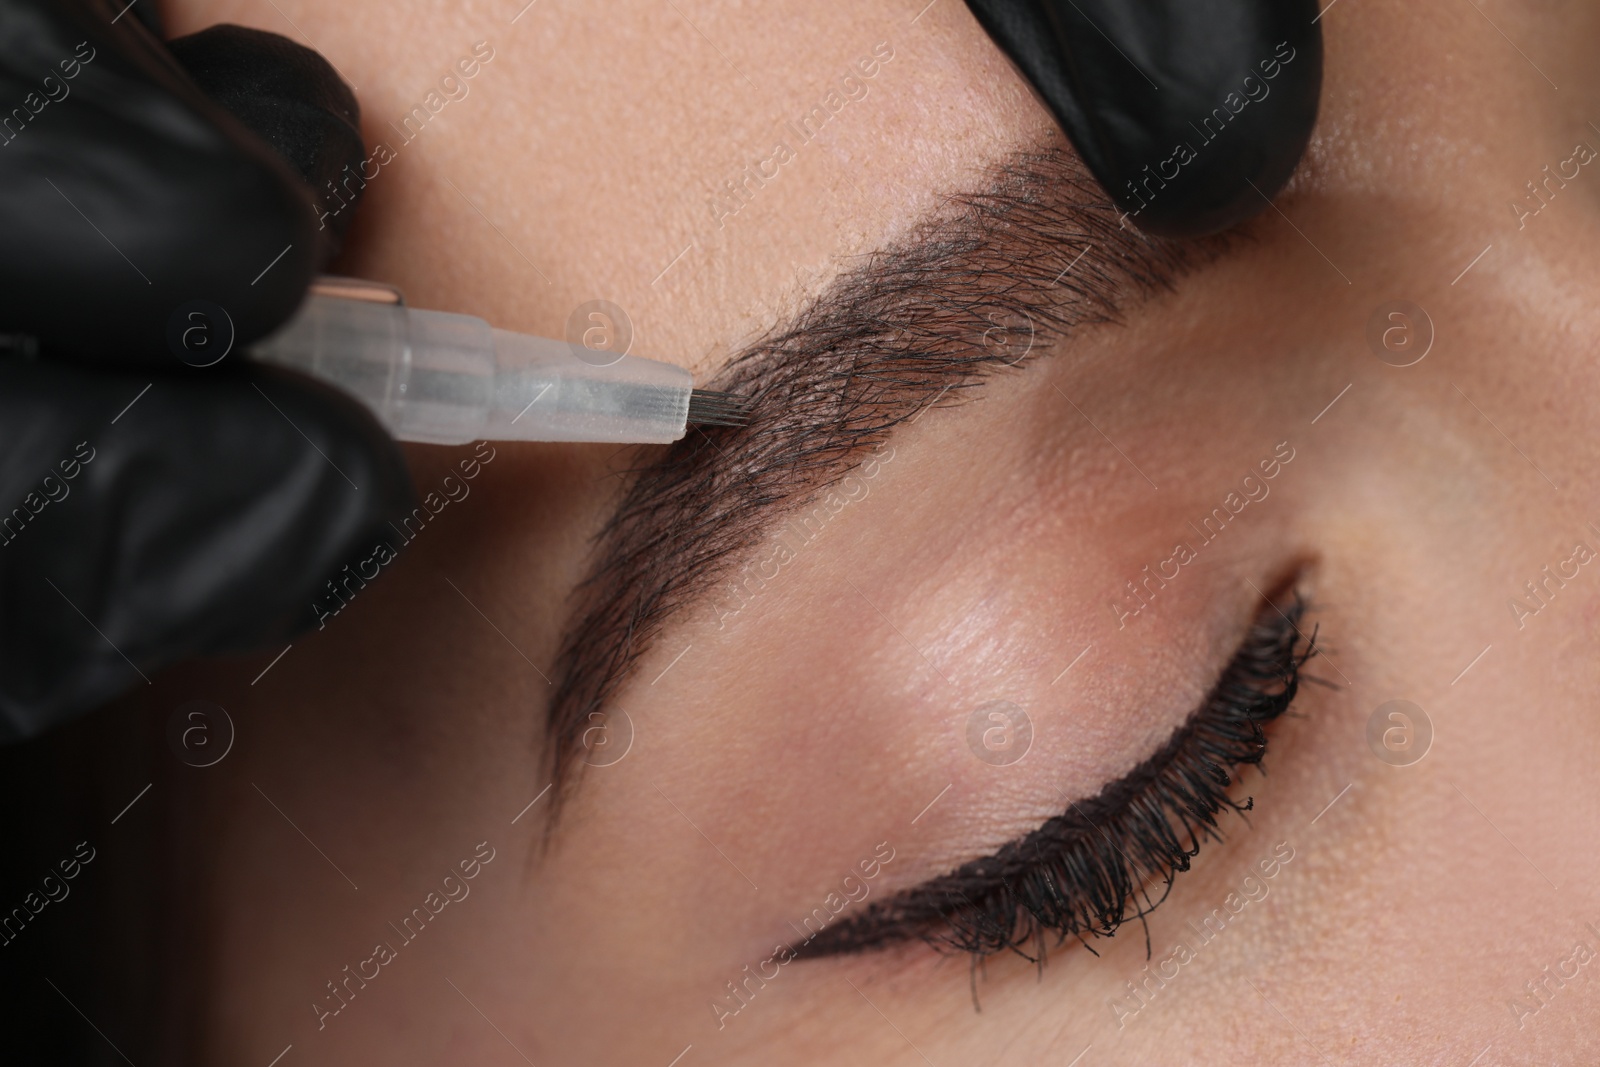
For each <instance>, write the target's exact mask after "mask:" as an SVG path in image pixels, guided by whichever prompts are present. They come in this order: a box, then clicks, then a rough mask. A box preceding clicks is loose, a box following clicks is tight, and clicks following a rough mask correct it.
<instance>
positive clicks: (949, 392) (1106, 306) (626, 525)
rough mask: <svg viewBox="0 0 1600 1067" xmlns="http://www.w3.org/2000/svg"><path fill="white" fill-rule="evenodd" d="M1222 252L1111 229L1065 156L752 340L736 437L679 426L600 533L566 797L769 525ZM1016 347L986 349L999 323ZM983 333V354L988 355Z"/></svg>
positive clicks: (1023, 162) (899, 246) (1100, 201)
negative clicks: (700, 605) (918, 424)
mask: <svg viewBox="0 0 1600 1067" xmlns="http://www.w3.org/2000/svg"><path fill="white" fill-rule="evenodd" d="M1218 246H1219V244H1218V242H1216V241H1210V242H1207V243H1204V244H1196V243H1187V242H1185V243H1179V242H1170V241H1162V240H1158V239H1154V238H1149V237H1146V236H1144V235H1142V234H1140V233H1139V232H1138V231H1136V230H1134V229H1133V228H1132V227H1131V226H1130V227H1124V226H1122V225H1121V224H1120V223H1119V213H1118V212H1117V210H1116V209H1115V208H1114V207H1113V206H1112V204H1111V201H1110V200H1109V199H1107V198H1106V196H1105V194H1104V193H1102V192H1101V191H1100V189H1099V187H1098V186H1096V185H1095V183H1094V181H1093V180H1092V179H1091V178H1090V177H1089V176H1088V174H1087V172H1086V171H1085V170H1084V169H1083V166H1082V164H1081V163H1080V162H1079V161H1078V160H1077V158H1076V156H1074V155H1072V154H1071V153H1070V152H1069V151H1068V150H1067V149H1065V148H1064V147H1051V148H1046V149H1041V150H1036V151H1031V152H1026V153H1020V154H1018V155H1017V156H1016V157H1014V158H1012V159H1010V160H1008V161H1007V162H1005V163H1003V164H1001V165H999V166H998V167H996V168H995V171H994V173H993V175H992V180H991V181H990V182H989V183H988V185H987V187H986V188H984V189H983V190H981V191H979V192H975V193H966V194H960V195H956V196H953V197H950V198H949V199H948V200H947V201H946V203H945V204H944V205H943V206H942V207H941V208H940V209H938V210H936V211H934V212H933V213H932V217H930V218H928V219H925V220H923V221H922V222H921V223H920V224H919V225H917V226H915V227H914V228H913V229H912V231H911V232H910V233H909V234H908V235H907V236H905V237H904V238H902V239H900V240H898V241H896V242H895V243H894V244H893V245H892V246H891V247H889V248H886V249H884V250H881V251H878V252H875V253H873V254H871V255H869V256H867V257H865V259H864V261H863V262H862V263H860V264H858V265H857V266H855V267H853V268H852V269H850V270H848V271H846V272H845V273H844V274H842V275H841V276H840V277H839V278H837V279H836V280H835V281H834V282H832V283H831V284H830V285H829V286H828V287H827V289H826V290H825V291H824V292H823V293H822V294H821V295H820V296H819V297H817V298H816V299H815V300H814V301H813V302H812V303H811V305H810V306H809V307H807V308H806V309H805V310H803V311H802V312H801V313H800V314H799V315H797V316H796V317H795V318H794V319H793V320H792V321H790V322H788V323H787V324H785V325H783V326H781V327H779V328H778V329H777V330H775V331H773V332H772V333H770V334H769V335H767V336H766V337H764V338H763V339H761V340H760V341H757V342H756V343H754V344H752V345H750V346H749V347H747V348H746V349H745V350H743V351H742V352H741V353H740V354H739V355H738V356H737V357H735V358H734V359H733V360H732V361H731V362H730V363H729V364H728V365H727V366H726V367H724V368H723V370H722V371H721V372H720V373H719V374H718V375H717V376H716V378H715V380H714V381H713V382H712V383H711V384H710V385H709V388H713V389H719V390H724V391H727V392H731V393H736V394H740V395H743V396H748V397H750V398H751V401H750V407H749V422H748V424H747V425H746V426H744V427H739V428H731V427H706V428H701V429H698V430H691V431H690V432H689V434H688V436H686V437H685V438H684V439H682V440H680V441H678V442H676V443H675V444H672V445H669V446H666V448H665V451H664V452H663V453H662V454H660V455H659V456H658V457H657V458H655V459H653V460H651V461H650V462H648V463H646V464H644V465H643V466H642V467H640V468H639V469H638V470H637V471H636V472H635V477H634V479H633V481H632V483H631V484H630V485H629V487H628V488H627V489H626V490H625V491H624V492H623V495H622V498H621V501H620V503H619V505H618V507H617V509H616V511H615V513H614V514H613V515H612V517H611V519H610V520H609V522H607V523H606V525H605V526H604V528H603V529H602V530H601V532H600V534H599V535H598V540H597V553H596V562H595V563H594V564H593V566H592V568H591V570H590V572H589V574H588V577H587V578H586V579H585V580H584V581H583V583H581V584H580V586H579V587H578V589H577V592H576V595H577V597H578V604H577V609H576V611H575V612H574V614H573V617H572V618H573V621H572V622H571V624H570V625H569V626H568V628H567V630H566V632H565V635H564V638H563V641H562V646H561V651H560V654H559V657H558V660H557V670H558V672H559V675H560V682H559V684H558V686H557V689H556V692H555V695H554V697H553V698H552V701H551V705H550V711H549V717H548V720H547V740H548V742H549V744H548V749H547V751H548V752H549V753H550V757H549V758H550V763H551V770H552V772H553V776H554V780H555V781H556V782H557V783H558V789H557V790H556V797H557V799H558V800H559V799H560V798H561V797H562V796H563V795H564V794H565V792H566V791H567V790H569V789H570V788H571V786H572V783H573V781H574V779H575V777H576V776H575V774H574V768H575V766H576V765H578V764H579V763H580V762H581V759H582V755H583V748H582V736H583V733H584V730H585V728H586V726H587V725H588V724H589V721H590V718H589V717H590V715H591V713H594V712H598V711H601V710H602V709H603V708H604V706H605V704H606V702H607V700H608V699H609V698H610V697H611V696H612V695H613V694H615V693H616V691H617V690H618V688H619V687H620V686H621V685H622V683H623V682H624V681H625V680H626V679H627V678H628V677H629V675H630V674H631V673H632V671H633V668H634V666H635V665H636V664H637V662H638V660H639V658H640V657H641V656H642V655H643V654H644V653H645V651H646V650H647V649H649V648H650V647H651V644H652V642H653V641H654V639H655V638H656V637H657V636H658V635H659V634H660V632H661V629H662V627H663V626H664V625H665V623H666V622H667V620H668V619H669V618H671V617H672V616H673V615H674V614H675V613H677V612H680V611H682V610H683V609H684V608H685V607H687V606H688V605H689V604H690V603H692V602H693V601H695V600H696V599H698V598H700V597H702V596H704V595H705V594H706V593H707V592H709V591H710V590H711V589H712V587H713V586H714V585H715V583H716V582H717V581H718V580H719V579H721V578H723V577H726V576H727V574H728V572H729V570H730V568H731V566H732V564H733V563H734V562H735V561H736V560H737V559H738V558H739V557H740V556H741V555H742V554H743V553H746V552H747V551H749V550H751V549H753V548H754V547H756V546H757V545H758V544H759V543H760V542H761V539H762V537H763V535H764V534H765V533H766V532H767V531H768V530H769V529H770V528H771V526H772V525H773V523H774V522H775V521H776V520H778V519H780V518H782V517H784V516H785V515H787V514H789V513H790V512H792V511H794V510H795V509H797V508H799V507H800V506H802V505H803V504H805V503H806V502H808V501H809V500H810V499H812V498H813V497H815V496H816V495H817V494H818V493H820V492H821V491H822V490H823V489H825V488H827V487H828V486H830V485H832V484H834V483H836V482H838V481H839V480H840V479H842V478H844V477H845V476H846V475H848V474H849V473H850V472H851V471H852V470H853V469H854V468H855V467H856V466H857V465H859V464H860V463H861V462H862V460H863V459H864V458H865V454H866V453H867V451H868V450H869V449H871V448H873V447H875V446H877V445H878V444H880V443H882V442H883V441H884V440H885V439H887V438H888V437H889V435H890V434H891V432H892V431H893V430H894V429H895V427H897V426H898V425H900V424H901V423H903V422H906V421H907V420H908V419H910V418H912V417H914V416H915V415H916V414H918V413H919V412H920V411H921V410H923V408H925V407H926V406H927V405H929V404H932V403H935V402H938V401H940V399H941V398H945V397H954V396H957V395H959V394H960V392H961V391H962V390H966V389H970V388H971V387H972V386H974V385H977V384H978V383H979V382H981V381H982V379H983V378H984V377H985V376H986V375H987V374H988V373H990V372H993V371H994V370H995V369H997V368H1003V367H1006V366H1008V365H1011V364H1014V363H1015V362H1016V360H1017V356H1018V354H1019V347H1020V346H1019V344H1018V343H1017V342H1016V339H1017V338H1018V337H1024V336H1027V333H1028V331H1030V330H1031V346H1032V348H1033V349H1036V350H1037V349H1039V348H1041V347H1042V346H1045V345H1048V344H1050V343H1051V342H1053V341H1057V340H1059V339H1061V338H1063V337H1066V336H1068V335H1070V334H1071V333H1072V332H1073V331H1074V330H1076V329H1078V328H1079V327H1082V326H1084V325H1087V324H1091V323H1099V322H1110V321H1116V319H1117V317H1118V315H1119V312H1120V311H1121V310H1122V309H1124V308H1125V307H1126V306H1128V305H1129V304H1130V303H1131V302H1132V301H1134V300H1136V299H1139V298H1142V297H1145V296H1148V295H1150V294H1152V293H1154V292H1156V291H1159V290H1162V289H1166V288H1170V287H1171V284H1172V282H1173V281H1174V279H1175V278H1176V277H1177V276H1178V275H1179V274H1180V273H1182V272H1184V271H1185V270H1186V269H1188V268H1191V267H1193V266H1195V265H1196V264H1198V263H1199V262H1202V261H1204V260H1207V259H1210V258H1212V256H1213V255H1214V252H1215V249H1216V248H1217V247H1218ZM997 327H998V328H999V329H1000V330H1002V331H1004V330H1009V331H1010V333H1009V334H1008V335H1003V336H1007V337H1008V339H1010V340H1011V341H1012V342H1013V343H1011V344H996V343H995V340H996V338H997V336H1001V335H997V334H996V328H997ZM986 340H987V341H988V343H987V344H986Z"/></svg>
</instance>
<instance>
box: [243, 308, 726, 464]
mask: <svg viewBox="0 0 1600 1067" xmlns="http://www.w3.org/2000/svg"><path fill="white" fill-rule="evenodd" d="M250 356H251V357H252V358H254V359H257V360H260V361H263V362H266V363H273V364H277V365H279V366H283V367H289V368H292V369H294V370H297V371H300V372H302V373H304V374H308V375H310V376H311V377H313V378H318V379H320V380H322V381H324V382H327V383H329V384H330V385H334V386H337V387H338V388H339V389H341V390H343V391H344V392H346V393H349V394H351V395H352V396H354V397H356V398H357V399H359V400H361V401H362V402H363V403H365V404H366V405H367V407H369V408H371V409H372V411H373V413H374V414H375V415H377V417H378V421H379V422H381V423H382V424H383V425H384V427H385V428H386V429H387V430H388V431H389V432H390V433H391V434H392V435H394V437H396V438H397V439H399V440H401V441H424V442H428V443H431V444H444V445H455V444H465V443H466V442H468V441H476V440H491V441H597V442H612V443H616V444H666V443H669V442H672V441H676V440H678V439H679V438H681V437H682V436H683V435H684V434H685V433H687V432H688V428H689V427H690V426H694V425H700V426H738V425H742V424H743V422H744V401H743V400H742V398H739V397H734V396H730V395H729V394H726V393H715V392H708V391H706V390H701V389H696V388H694V378H693V376H692V375H690V373H689V372H688V371H687V370H684V369H683V368H682V367H677V366H673V365H672V364H670V363H660V362H657V361H656V360H652V359H644V358H641V357H639V356H629V355H618V354H616V353H614V352H608V351H604V350H591V349H588V348H584V347H582V346H581V345H576V344H570V343H568V342H566V341H556V340H550V339H548V338H544V337H533V336H530V335H528V334H520V333H512V332H511V331H509V330H497V329H494V328H492V327H491V326H490V325H489V324H488V323H486V322H484V321H483V320H482V319H478V318H474V317H472V316H471V315H457V314H453V313H451V312H446V311H423V310H420V309H417V308H412V307H407V306H406V304H405V302H404V300H403V299H402V298H401V296H400V292H399V290H397V289H394V288H392V287H390V286H386V285H382V284H380V283H377V282H369V281H362V280H359V279H354V278H332V277H326V278H320V279H318V281H317V282H316V284H314V285H313V286H312V287H311V292H310V294H309V295H308V296H307V297H306V301H305V303H304V304H303V305H302V306H301V308H300V310H299V311H298V312H296V313H295V316H294V317H293V318H292V319H290V320H289V322H287V323H286V324H285V325H284V326H283V327H281V328H280V329H279V330H278V332H276V333H274V334H273V335H271V336H270V337H268V338H266V339H265V340H263V341H260V342H257V343H256V344H255V345H253V346H251V348H250Z"/></svg>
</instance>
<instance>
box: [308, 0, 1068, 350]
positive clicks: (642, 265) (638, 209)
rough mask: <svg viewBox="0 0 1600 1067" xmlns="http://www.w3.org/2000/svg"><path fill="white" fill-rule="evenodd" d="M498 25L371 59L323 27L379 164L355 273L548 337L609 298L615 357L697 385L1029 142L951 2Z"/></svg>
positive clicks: (544, 8)
mask: <svg viewBox="0 0 1600 1067" xmlns="http://www.w3.org/2000/svg"><path fill="white" fill-rule="evenodd" d="M508 11H509V12H510V14H509V15H508V16H507V17H506V18H505V19H500V20H498V21H491V22H490V23H489V25H490V26H491V28H490V29H482V28H473V26H474V25H475V23H474V24H469V23H468V22H467V20H464V19H463V20H459V21H458V20H454V19H450V18H447V17H442V16H441V15H440V14H438V13H426V12H419V11H414V10H413V11H403V12H401V13H399V14H398V15H396V16H395V17H396V18H397V19H398V20H399V21H398V22H397V24H395V25H393V26H391V28H390V31H389V32H388V33H386V34H384V35H382V37H383V42H384V43H383V44H382V46H381V47H380V46H379V44H378V43H377V42H375V41H372V40H363V39H362V38H361V37H360V36H359V35H358V33H357V29H358V28H357V27H355V26H354V25H352V26H351V27H349V28H348V31H345V30H343V28H342V27H341V28H337V29H336V30H335V32H348V33H349V35H350V36H349V39H348V40H347V41H345V40H341V41H340V42H339V44H340V48H341V52H340V54H341V57H342V58H341V62H342V64H346V63H347V64H348V66H349V67H353V68H359V69H347V70H346V73H347V74H348V75H349V76H350V77H352V78H354V79H356V81H357V84H358V85H359V88H360V96H361V98H362V101H363V107H364V124H365V127H366V130H365V132H366V135H367V139H368V141H369V143H375V142H377V141H384V142H386V143H388V144H389V145H390V146H391V147H392V148H393V151H394V157H395V158H394V161H393V162H392V163H390V164H388V165H386V166H384V167H382V168H381V169H380V171H379V176H378V177H376V178H374V179H373V180H372V181H371V182H370V183H369V185H368V189H367V193H368V197H369V198H368V200H367V202H366V203H365V205H364V206H363V208H362V215H361V217H360V223H361V231H360V235H361V236H362V237H363V238H365V239H364V240H362V241H358V242H357V246H356V247H357V249H358V252H357V254H356V258H357V260H358V262H357V263H356V264H355V265H354V266H355V269H356V270H358V271H360V272H362V273H366V274H369V275H372V276H376V277H382V278H385V279H393V280H395V281H397V282H399V283H400V284H401V285H402V286H404V287H405V288H406V290H407V294H408V296H409V297H410V299H411V300H412V302H413V303H416V304H418V305H433V306H443V307H451V308H456V309H459V310H463V311H471V312H475V313H477V314H480V315H483V316H485V317H487V318H489V319H490V320H491V321H492V322H495V323H496V324H497V325H502V326H505V327H508V328H512V329H522V330H528V331H532V332H538V333H542V334H546V335H556V336H560V335H562V333H563V331H564V330H565V329H566V326H567V320H568V319H569V318H570V317H571V316H572V315H573V314H574V312H575V311H577V309H578V308H579V307H580V306H581V305H583V304H585V303H586V302H588V301H593V300H605V301H609V302H611V303H612V304H615V305H616V306H617V307H619V308H620V309H621V310H622V313H623V314H625V315H626V316H627V318H628V320H629V323H630V324H631V328H632V332H633V338H634V339H633V344H632V351H634V352H636V353H638V354H641V355H648V356H651V357H652V358H656V359H664V360H668V361H671V362H676V363H680V364H683V365H687V366H691V367H693V368H694V369H695V370H696V371H697V372H706V373H709V372H710V371H711V370H712V369H714V368H715V367H716V366H718V365H720V363H721V362H722V360H723V359H725V357H726V356H727V355H728V354H729V352H730V350H731V349H733V348H735V347H736V346H738V345H739V344H740V343H742V342H744V341H746V340H748V339H750V337H751V336H753V335H754V334H756V333H758V332H760V331H761V330H764V329H765V328H767V327H768V326H770V325H771V324H772V323H773V322H774V321H776V320H777V319H779V318H780V317H781V316H782V315H784V314H785V313H787V312H790V311H793V310H794V309H795V308H796V307H798V306H799V305H800V304H801V303H802V302H803V301H804V300H806V299H808V298H810V297H811V296H814V295H815V294H816V293H817V292H818V291H819V290H820V289H821V288H822V286H823V285H824V284H825V283H826V281H827V280H828V279H830V278H831V277H833V276H834V275H835V274H836V273H837V271H838V270H839V269H840V268H841V267H843V266H847V265H848V263H849V261H850V259H851V257H853V256H855V255H859V254H863V253H866V252H868V251H870V250H871V249H872V248H875V247H878V246H881V245H882V244H884V243H885V241H886V240H887V239H889V238H890V237H892V236H893V235H894V234H896V233H898V232H901V231H903V230H904V229H905V228H906V227H907V226H908V225H909V224H910V223H912V222H913V221H914V220H915V219H916V218H917V217H918V216H920V215H921V214H923V213H925V212H926V211H928V210H929V209H931V208H933V207H935V206H937V204H938V198H939V197H940V195H941V194H944V193H948V192H951V191H954V190H957V189H960V188H962V187H964V186H970V185H973V184H975V183H976V182H978V181H979V180H980V175H981V172H982V170H983V168H984V167H986V166H987V165H989V164H992V163H993V162H995V161H996V160H998V159H1001V158H1003V157H1004V156H1005V155H1007V154H1008V153H1010V152H1011V151H1013V150H1015V149H1017V148H1019V147H1023V146H1026V145H1030V144H1036V143H1038V142H1039V141H1040V140H1041V139H1043V138H1045V137H1047V136H1049V130H1050V126H1049V123H1048V118H1047V116H1046V114H1045V112H1044V111H1043V109H1042V108H1041V107H1040V106H1039V105H1038V104H1037V103H1036V102H1035V101H1034V100H1033V98H1032V97H1031V96H1030V95H1029V91H1028V90H1027V88H1026V87H1025V85H1024V83H1023V82H1022V81H1021V79H1020V78H1019V77H1018V76H1017V75H1016V74H1015V73H1014V72H1013V71H1012V70H1011V68H1010V67H1009V66H1008V65H1007V64H1006V62H1005V60H1004V59H1003V58H1002V57H1001V55H1000V54H999V52H998V51H997V50H996V49H995V48H994V46H993V45H992V44H991V43H990V42H989V41H988V39H987V38H986V37H985V36H984V35H983V33H982V31H981V30H980V29H979V28H978V26H977V24H976V23H975V22H974V21H973V19H972V18H971V16H970V15H969V14H968V12H967V9H966V7H965V6H964V5H963V4H961V3H959V2H958V0H938V2H937V3H935V4H933V5H932V6H931V7H928V8H926V10H923V6H922V0H919V2H918V3H917V4H915V5H899V4H884V5H879V4H873V5H846V4H842V3H825V4H816V3H794V2H788V0H782V2H764V3H762V4H760V5H746V6H739V7H726V6H711V5H703V4H701V5H695V4H685V3H667V4H661V5H654V4H652V5H639V7H638V9H637V10H635V11H632V12H629V13H627V14H626V15H625V16H623V15H620V14H619V13H618V12H616V11H614V10H604V9H602V8H599V7H591V6H589V5H563V4H559V3H551V2H549V0H541V2H539V3H537V4H535V5H533V6H531V7H528V8H527V9H525V10H523V11H522V13H521V14H520V15H517V14H516V5H513V6H512V7H510V8H508ZM919 12H920V17H919ZM512 17H515V19H516V21H515V22H511V21H510V19H511V18H512ZM386 18H387V16H386ZM485 40H486V41H487V44H488V47H489V49H492V53H493V58H492V59H489V60H488V61H486V62H483V63H481V64H479V69H478V72H477V73H476V74H475V75H474V76H472V77H471V78H463V77H461V76H460V74H459V73H457V72H456V68H457V61H458V60H459V59H461V58H462V57H470V56H472V54H473V46H474V45H475V44H476V43H477V42H479V41H485ZM346 46H348V49H349V50H350V52H351V53H353V54H352V55H351V56H350V57H349V59H348V60H345V59H343V55H344V52H343V49H344V48H345V47H346ZM330 47H331V45H330ZM484 51H485V49H483V48H479V50H478V54H479V55H482V54H484ZM441 82H444V83H445V84H444V85H443V86H442V89H443V90H449V91H451V92H452V93H453V95H448V96H447V95H446V93H445V92H444V91H440V92H439V94H438V95H437V96H435V97H434V98H433V99H432V100H429V98H428V94H429V93H430V92H432V91H435V90H441ZM463 94H464V95H463ZM441 99H443V104H442V107H440V109H439V111H438V112H437V113H436V114H434V115H433V116H432V117H431V118H429V120H428V121H427V123H426V125H425V127H424V129H423V130H422V132H421V133H420V134H417V135H415V136H413V137H412V139H410V140H407V139H406V138H407V136H408V135H411V134H412V126H414V125H415V123H414V122H413V123H411V124H409V125H408V124H407V123H406V122H405V121H404V119H405V118H406V116H407V115H408V114H411V113H413V112H412V109H413V107H414V105H417V104H419V103H420V104H423V105H424V106H425V107H426V105H427V104H429V103H432V104H434V105H436V106H437V105H438V104H439V103H440V100H441ZM424 250H427V252H426V254H420V255H419V252H422V251H424Z"/></svg>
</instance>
